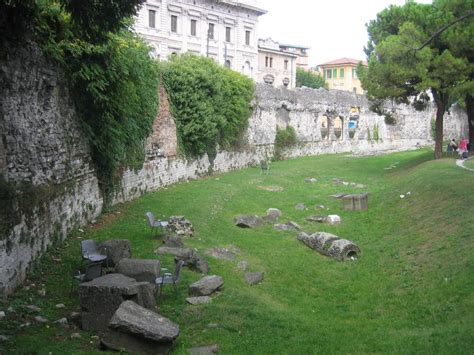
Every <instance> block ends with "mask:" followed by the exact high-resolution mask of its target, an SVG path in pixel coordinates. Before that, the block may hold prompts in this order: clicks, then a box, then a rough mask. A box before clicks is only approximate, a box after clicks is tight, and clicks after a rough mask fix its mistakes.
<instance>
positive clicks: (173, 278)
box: [155, 260, 184, 298]
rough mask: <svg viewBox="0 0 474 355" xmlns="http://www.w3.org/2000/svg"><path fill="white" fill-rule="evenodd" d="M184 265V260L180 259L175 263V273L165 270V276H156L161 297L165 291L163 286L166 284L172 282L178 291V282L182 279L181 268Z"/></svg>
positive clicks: (156, 283)
mask: <svg viewBox="0 0 474 355" xmlns="http://www.w3.org/2000/svg"><path fill="white" fill-rule="evenodd" d="M183 265H184V261H183V260H179V261H178V262H177V263H176V264H175V268H174V274H172V273H170V272H164V274H163V276H159V277H157V278H156V280H155V285H156V286H157V287H159V288H160V298H161V294H162V292H163V286H164V285H167V284H168V285H169V284H172V285H173V287H174V290H175V292H177V291H178V287H177V284H178V283H179V280H180V273H181V268H182V267H183ZM161 270H162V271H167V270H168V269H161Z"/></svg>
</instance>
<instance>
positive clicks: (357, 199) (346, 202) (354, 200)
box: [342, 193, 368, 211]
mask: <svg viewBox="0 0 474 355" xmlns="http://www.w3.org/2000/svg"><path fill="white" fill-rule="evenodd" d="M342 206H343V208H344V209H345V210H346V211H363V210H366V209H367V208H368V194H367V193H363V194H357V195H346V196H344V197H343V198H342Z"/></svg>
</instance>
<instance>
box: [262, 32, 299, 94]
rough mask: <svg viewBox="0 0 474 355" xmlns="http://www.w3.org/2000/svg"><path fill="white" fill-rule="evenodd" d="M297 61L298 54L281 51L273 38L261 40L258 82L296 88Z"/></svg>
mask: <svg viewBox="0 0 474 355" xmlns="http://www.w3.org/2000/svg"><path fill="white" fill-rule="evenodd" d="M297 59H298V57H297V55H296V54H294V53H290V52H286V51H283V50H281V49H280V45H279V43H278V42H275V41H273V40H272V39H271V38H267V39H259V40H258V73H257V82H262V83H266V84H270V85H273V86H275V87H286V88H288V89H293V88H295V86H296V61H297Z"/></svg>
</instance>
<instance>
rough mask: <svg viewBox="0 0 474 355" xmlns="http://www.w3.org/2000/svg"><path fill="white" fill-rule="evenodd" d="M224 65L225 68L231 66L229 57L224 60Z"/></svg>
mask: <svg viewBox="0 0 474 355" xmlns="http://www.w3.org/2000/svg"><path fill="white" fill-rule="evenodd" d="M225 66H226V68H229V69H230V68H231V67H232V63H231V62H230V60H229V59H227V60H226V61H225Z"/></svg>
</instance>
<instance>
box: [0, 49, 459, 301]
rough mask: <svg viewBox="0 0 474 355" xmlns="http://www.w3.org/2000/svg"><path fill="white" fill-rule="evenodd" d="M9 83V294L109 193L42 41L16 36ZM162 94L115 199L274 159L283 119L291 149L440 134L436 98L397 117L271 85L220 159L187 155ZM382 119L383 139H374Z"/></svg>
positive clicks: (2, 258)
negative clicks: (236, 142)
mask: <svg viewBox="0 0 474 355" xmlns="http://www.w3.org/2000/svg"><path fill="white" fill-rule="evenodd" d="M0 87H1V89H2V95H1V98H0V100H1V101H0V135H1V140H0V193H1V192H9V191H8V189H10V192H12V191H14V192H15V193H16V198H15V199H13V200H12V201H7V202H8V206H5V205H6V204H7V203H6V202H5V201H1V202H2V204H3V209H0V217H5V216H6V215H8V216H9V217H14V218H12V220H13V221H14V223H13V225H12V226H10V228H8V230H7V233H4V234H5V235H0V292H4V293H5V294H8V293H11V292H12V290H13V289H14V288H15V287H16V286H17V285H19V284H20V283H21V282H22V281H23V280H24V278H25V276H26V272H27V270H28V267H29V266H31V265H32V263H34V261H35V260H36V259H37V258H38V257H39V256H40V255H41V254H42V253H43V252H44V251H45V250H46V249H47V248H48V247H49V246H50V245H52V243H54V242H55V241H61V240H63V239H64V238H65V237H66V235H67V234H68V233H69V232H70V231H71V230H73V229H74V228H78V227H79V226H82V225H84V224H86V223H87V222H90V221H91V220H93V219H94V218H96V217H97V215H98V214H99V213H100V211H101V209H102V204H103V200H102V196H101V194H100V190H99V186H98V180H97V177H96V173H95V171H94V169H93V165H92V162H91V158H90V154H89V149H88V144H87V140H86V138H85V136H84V134H83V132H82V131H81V127H80V124H79V120H78V119H77V116H76V113H75V111H74V109H73V104H72V102H71V100H70V96H69V93H68V91H67V89H66V85H65V83H64V78H63V75H62V74H61V71H60V70H59V69H58V67H57V66H56V65H55V64H54V63H51V62H48V61H47V60H45V59H44V57H43V56H42V54H41V52H40V50H39V49H38V48H37V46H35V45H34V44H31V43H29V44H26V45H22V46H21V47H20V46H14V45H10V48H9V50H8V51H6V54H5V55H4V56H3V57H1V58H0ZM160 96H161V100H160V101H161V104H160V111H159V114H158V117H157V119H156V121H155V123H154V126H153V127H154V132H153V134H152V135H151V136H150V137H149V138H148V139H147V142H146V160H145V163H144V166H143V168H142V169H141V170H139V171H133V170H126V171H125V172H124V175H123V178H122V184H121V187H120V188H119V190H118V191H117V194H116V196H115V198H114V202H115V203H120V202H123V201H129V200H132V199H134V198H136V197H138V196H140V195H142V194H143V193H145V192H148V191H153V190H157V189H159V188H162V187H165V186H167V185H170V184H174V183H177V182H180V181H186V180H189V179H197V178H199V177H201V176H204V175H207V174H210V173H213V172H227V171H231V170H235V169H241V168H244V167H247V166H252V165H256V164H258V163H259V162H261V161H262V160H267V159H270V158H271V157H273V155H274V153H275V151H274V145H273V144H274V141H275V136H276V132H277V127H279V128H285V127H287V126H292V127H293V128H294V129H295V131H296V134H297V136H298V139H299V143H298V144H297V145H296V146H294V147H292V148H290V149H287V150H286V151H284V152H283V155H284V156H286V157H297V156H305V155H316V154H322V153H337V152H353V153H355V154H359V153H367V152H376V151H381V150H404V149H413V148H415V147H417V146H418V145H425V144H432V143H433V142H432V139H431V133H430V132H431V122H430V118H432V117H434V110H433V108H430V109H429V110H427V111H425V112H416V111H414V110H413V109H411V108H409V107H406V106H395V107H389V108H390V109H393V111H394V112H395V116H396V118H397V123H396V124H395V125H387V124H385V122H384V118H383V117H380V116H378V115H376V114H374V113H372V112H370V111H369V109H368V103H367V101H366V99H365V98H364V97H363V96H356V95H354V94H351V93H347V92H342V91H326V90H322V89H321V90H312V89H298V90H294V91H288V90H286V89H275V88H273V87H271V86H266V85H261V86H258V87H257V93H256V97H255V100H254V103H253V105H254V112H253V114H252V116H251V118H250V120H249V126H248V129H247V132H246V135H245V138H244V140H243V141H242V142H241V144H240V147H239V149H237V150H236V151H233V152H227V151H220V152H218V154H217V155H216V156H215V157H213V158H212V159H210V158H209V157H208V156H206V155H205V156H203V157H201V158H199V159H194V160H186V159H184V158H183V157H180V156H179V154H178V143H177V142H178V141H177V139H176V125H175V122H174V120H173V118H172V117H171V114H170V109H169V104H168V102H167V98H166V94H165V92H164V91H163V90H161V92H160ZM352 107H358V108H360V116H359V119H358V128H357V129H355V130H354V131H351V132H350V131H349V128H348V117H349V111H350V109H351V108H352ZM324 117H326V118H324ZM338 117H339V118H338ZM339 119H341V122H342V132H341V133H340V134H339V138H338V134H336V130H335V126H336V124H335V121H336V120H339ZM325 120H327V121H325ZM323 122H326V123H327V124H328V127H327V134H322V128H323V127H322V124H323ZM375 127H377V129H378V133H379V134H378V139H374V136H375V135H374V129H375ZM445 127H446V130H445V135H446V136H447V137H449V138H452V137H455V138H458V137H459V136H460V135H461V134H466V133H467V119H466V116H465V115H464V114H463V113H462V112H461V111H460V110H458V109H452V110H451V111H450V113H449V114H447V115H446V123H445ZM369 132H370V134H369ZM369 136H370V138H371V139H369ZM2 181H3V183H2ZM2 184H3V185H5V186H3V185H2ZM2 189H3V190H2ZM5 189H6V190H5ZM2 211H3V212H2ZM144 212H145V211H144ZM2 213H3V214H2ZM0 230H3V229H1V228H0ZM78 257H79V256H78Z"/></svg>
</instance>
